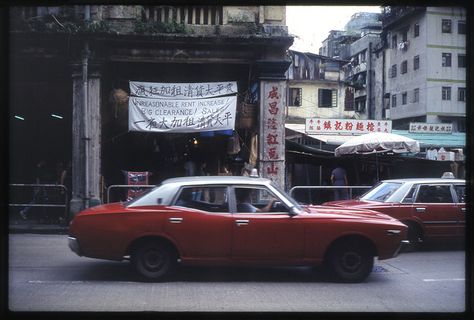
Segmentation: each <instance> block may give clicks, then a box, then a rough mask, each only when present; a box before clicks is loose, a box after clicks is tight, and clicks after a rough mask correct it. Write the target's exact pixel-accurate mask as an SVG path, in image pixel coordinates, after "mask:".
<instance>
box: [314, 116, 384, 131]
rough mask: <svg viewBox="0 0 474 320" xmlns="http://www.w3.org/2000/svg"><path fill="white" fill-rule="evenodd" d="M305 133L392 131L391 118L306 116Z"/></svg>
mask: <svg viewBox="0 0 474 320" xmlns="http://www.w3.org/2000/svg"><path fill="white" fill-rule="evenodd" d="M305 131H306V133H307V134H346V135H357V134H365V133H370V132H386V133H390V132H392V121H391V120H354V119H324V118H307V119H306V125H305Z"/></svg>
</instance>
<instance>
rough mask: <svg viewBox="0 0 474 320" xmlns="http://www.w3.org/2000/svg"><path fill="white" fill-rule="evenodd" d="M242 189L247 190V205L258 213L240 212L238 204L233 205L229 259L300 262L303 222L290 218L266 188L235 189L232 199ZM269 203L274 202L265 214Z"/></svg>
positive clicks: (282, 204) (238, 187) (279, 200)
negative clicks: (249, 197)
mask: <svg viewBox="0 0 474 320" xmlns="http://www.w3.org/2000/svg"><path fill="white" fill-rule="evenodd" d="M241 189H246V190H247V191H250V193H251V203H250V205H251V206H254V207H256V208H257V209H258V210H259V211H256V212H249V211H251V210H246V212H242V211H244V210H243V209H239V208H241V206H239V205H238V203H236V204H235V205H234V206H233V227H232V235H233V237H232V258H233V259H236V260H252V261H254V260H260V261H264V260H273V261H274V260H278V261H280V262H282V263H285V262H286V261H288V262H290V261H294V260H298V259H301V258H302V257H303V249H304V228H303V224H302V219H298V217H297V216H293V217H292V216H290V214H289V208H288V207H287V206H286V205H285V204H284V203H283V202H281V199H279V198H278V197H277V196H276V195H275V194H274V193H272V192H271V191H270V190H269V189H268V188H267V187H266V186H255V187H245V186H237V187H235V188H233V189H232V190H233V191H234V193H233V195H234V197H233V199H237V197H235V195H236V194H238V193H239V190H241ZM270 201H275V204H274V206H273V209H272V210H270V211H265V210H266V208H265V207H266V206H267V205H268V203H269V202H270ZM236 202H237V200H236ZM260 210H263V211H260Z"/></svg>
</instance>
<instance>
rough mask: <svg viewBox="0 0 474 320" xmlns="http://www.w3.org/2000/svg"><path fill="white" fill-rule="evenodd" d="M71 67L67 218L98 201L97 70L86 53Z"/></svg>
mask: <svg viewBox="0 0 474 320" xmlns="http://www.w3.org/2000/svg"><path fill="white" fill-rule="evenodd" d="M85 54H88V53H85ZM72 68H73V71H72V78H73V96H72V98H73V99H72V100H73V101H72V104H73V112H72V117H73V119H72V132H73V138H72V198H71V201H70V215H71V218H72V217H73V216H74V215H75V214H76V213H78V212H79V211H81V210H84V209H85V208H88V207H90V206H94V205H97V204H100V177H101V173H100V172H101V168H100V159H101V155H100V151H101V144H100V138H101V117H100V101H101V97H100V90H101V89H100V72H99V70H98V66H97V65H94V64H91V63H90V62H89V61H88V57H87V56H86V57H84V59H83V61H82V62H78V63H75V64H73V65H72Z"/></svg>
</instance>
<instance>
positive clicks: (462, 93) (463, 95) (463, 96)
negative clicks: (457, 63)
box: [458, 88, 466, 101]
mask: <svg viewBox="0 0 474 320" xmlns="http://www.w3.org/2000/svg"><path fill="white" fill-rule="evenodd" d="M458 101H466V88H458Z"/></svg>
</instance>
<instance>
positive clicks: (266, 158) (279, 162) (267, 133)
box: [260, 82, 285, 185]
mask: <svg viewBox="0 0 474 320" xmlns="http://www.w3.org/2000/svg"><path fill="white" fill-rule="evenodd" d="M262 87H263V92H262V93H263V94H262V98H263V99H262V100H263V101H262V105H261V106H262V108H261V121H262V122H261V127H260V137H261V138H260V139H261V158H260V159H261V161H260V163H261V166H260V172H261V175H262V176H263V177H266V178H269V179H271V180H273V181H275V182H277V184H279V185H283V177H284V174H285V172H284V170H285V167H284V161H285V131H284V128H285V126H284V101H283V99H284V89H283V87H282V85H281V83H279V82H266V83H264V84H262Z"/></svg>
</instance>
